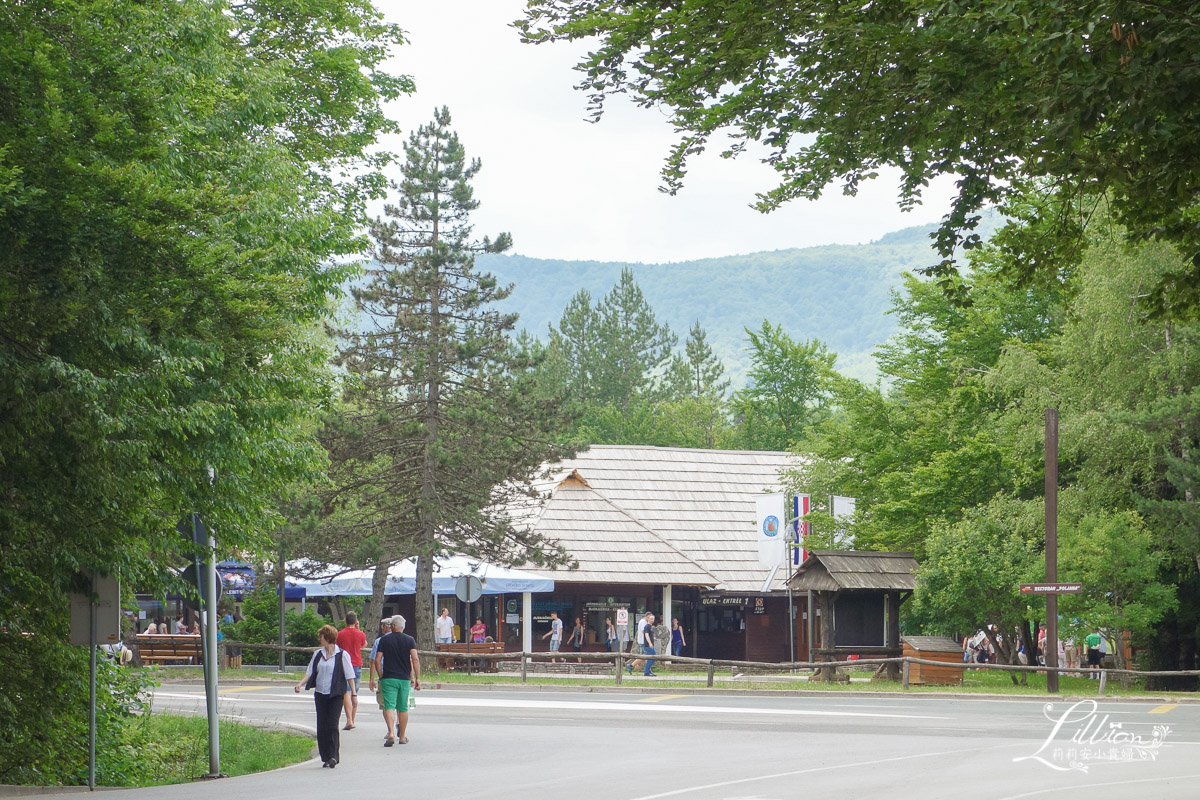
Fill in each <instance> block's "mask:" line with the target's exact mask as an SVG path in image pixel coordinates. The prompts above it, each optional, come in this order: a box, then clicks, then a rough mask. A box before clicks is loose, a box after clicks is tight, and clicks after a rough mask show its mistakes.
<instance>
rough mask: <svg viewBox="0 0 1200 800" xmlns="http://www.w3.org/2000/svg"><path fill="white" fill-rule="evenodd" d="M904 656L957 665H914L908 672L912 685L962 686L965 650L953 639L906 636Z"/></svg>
mask: <svg viewBox="0 0 1200 800" xmlns="http://www.w3.org/2000/svg"><path fill="white" fill-rule="evenodd" d="M904 655H905V656H912V657H913V658H923V659H925V660H926V661H944V662H946V663H947V664H954V665H955V666H946V667H934V666H930V665H929V664H912V665H911V666H910V667H909V670H908V682H909V683H910V684H913V683H915V684H921V683H941V684H945V685H947V686H962V681H963V669H962V663H963V649H962V645H960V644H959V643H958V642H956V641H954V640H953V639H948V638H946V637H945V636H905V637H904Z"/></svg>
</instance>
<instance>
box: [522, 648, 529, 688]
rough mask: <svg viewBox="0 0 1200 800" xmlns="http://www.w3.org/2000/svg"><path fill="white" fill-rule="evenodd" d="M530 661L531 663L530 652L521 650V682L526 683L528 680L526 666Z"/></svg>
mask: <svg viewBox="0 0 1200 800" xmlns="http://www.w3.org/2000/svg"><path fill="white" fill-rule="evenodd" d="M528 663H529V653H526V652H525V651H523V650H522V651H521V683H524V682H525V680H526V675H525V668H526V665H527V664H528Z"/></svg>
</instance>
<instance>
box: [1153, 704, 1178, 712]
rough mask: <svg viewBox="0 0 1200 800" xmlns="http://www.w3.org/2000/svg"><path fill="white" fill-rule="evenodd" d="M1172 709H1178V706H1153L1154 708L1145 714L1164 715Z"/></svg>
mask: <svg viewBox="0 0 1200 800" xmlns="http://www.w3.org/2000/svg"><path fill="white" fill-rule="evenodd" d="M1172 708H1179V706H1178V705H1165V706H1155V707H1154V708H1152V709H1150V710H1149V711H1147V712H1146V713H1147V714H1165V713H1167V712H1168V711H1170V710H1171V709H1172Z"/></svg>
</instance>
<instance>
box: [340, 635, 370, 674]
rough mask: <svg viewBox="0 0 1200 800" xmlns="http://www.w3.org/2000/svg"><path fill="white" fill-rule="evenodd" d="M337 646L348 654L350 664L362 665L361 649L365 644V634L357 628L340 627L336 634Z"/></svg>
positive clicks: (353, 665) (354, 665)
mask: <svg viewBox="0 0 1200 800" xmlns="http://www.w3.org/2000/svg"><path fill="white" fill-rule="evenodd" d="M337 645H338V647H340V648H342V649H343V650H345V651H346V652H347V653H349V654H350V666H352V667H361V666H362V649H363V648H364V647H366V645H367V635H366V634H365V633H363V632H362V631H360V630H359V629H358V628H342V629H341V630H340V631H338V635H337Z"/></svg>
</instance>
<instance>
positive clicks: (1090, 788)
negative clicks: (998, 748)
mask: <svg viewBox="0 0 1200 800" xmlns="http://www.w3.org/2000/svg"><path fill="white" fill-rule="evenodd" d="M1188 778H1200V775H1164V776H1162V777H1161V778H1139V779H1137V780H1131V781H1106V782H1104V783H1089V784H1088V785H1087V788H1086V790H1085V791H1086V792H1087V793H1088V794H1089V795H1092V794H1094V793H1095V790H1096V789H1097V788H1099V787H1101V786H1133V785H1134V784H1138V783H1161V782H1163V781H1171V782H1172V783H1174V782H1176V781H1182V780H1187V779H1188ZM1062 791H1063V787H1061V786H1056V787H1055V788H1053V789H1038V790H1037V791H1034V792H1027V793H1025V794H1010V795H1008V796H1007V797H1005V798H1004V800H1019V798H1022V797H1036V796H1038V795H1040V794H1050V793H1052V792H1053V793H1055V794H1061V793H1062ZM1068 791H1069V790H1068Z"/></svg>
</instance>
